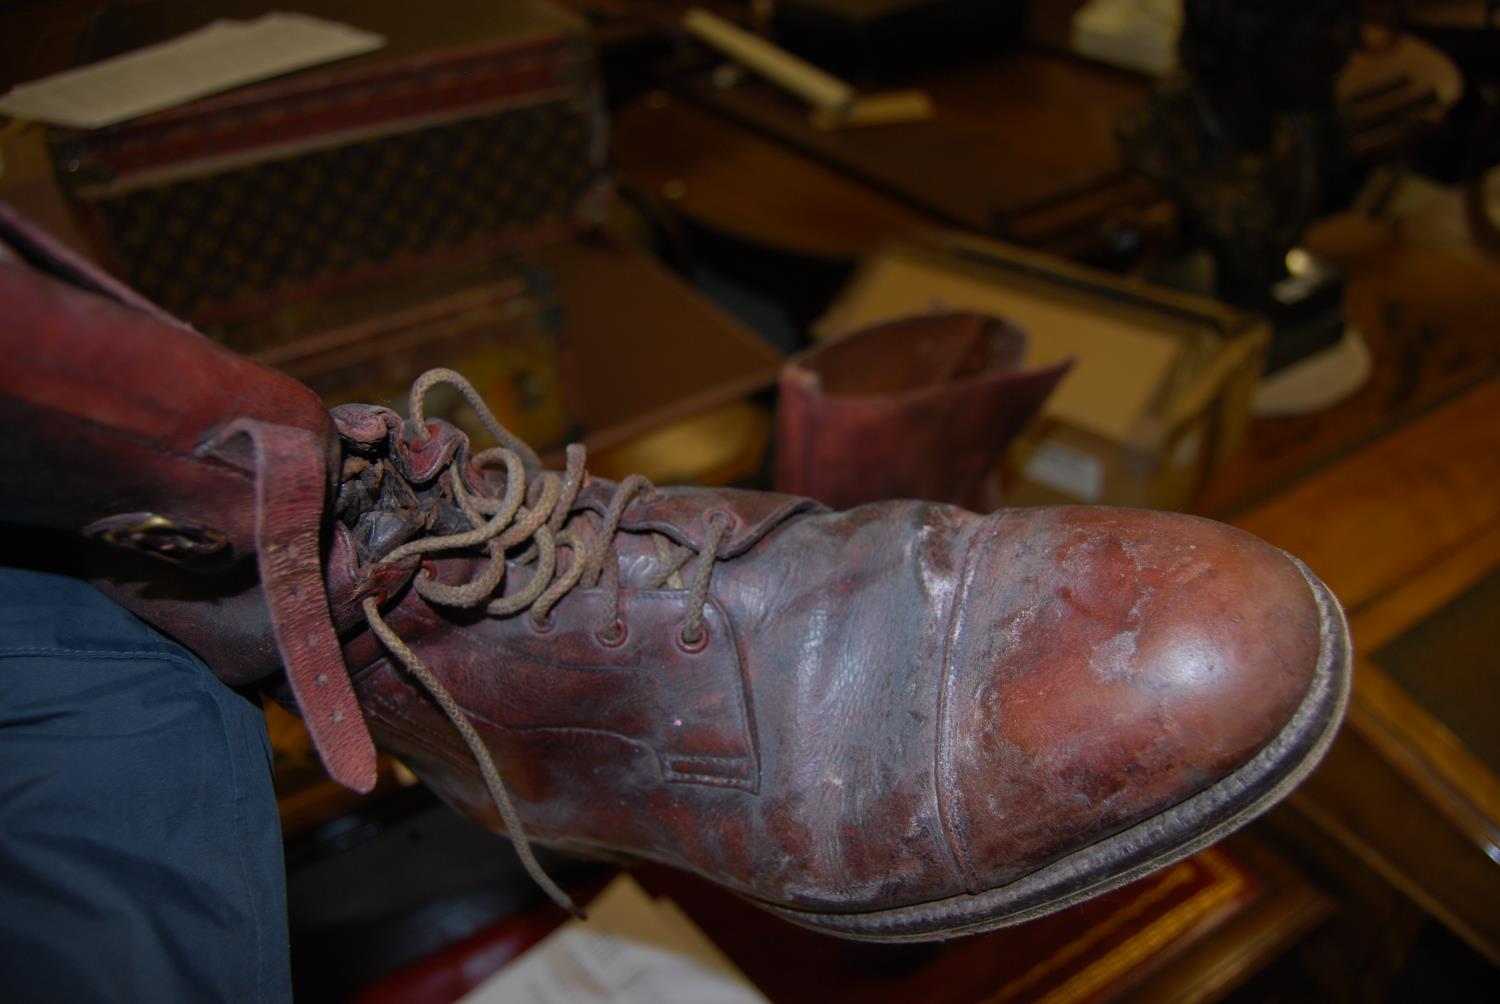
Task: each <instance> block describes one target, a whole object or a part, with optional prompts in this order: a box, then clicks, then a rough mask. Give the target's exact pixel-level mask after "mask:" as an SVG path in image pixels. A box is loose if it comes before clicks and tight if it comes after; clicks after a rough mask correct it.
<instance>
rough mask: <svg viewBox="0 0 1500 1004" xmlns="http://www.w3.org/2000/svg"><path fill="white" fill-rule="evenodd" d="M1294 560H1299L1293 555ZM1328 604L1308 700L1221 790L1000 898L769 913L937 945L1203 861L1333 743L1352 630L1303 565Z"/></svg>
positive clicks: (832, 929) (863, 935)
mask: <svg viewBox="0 0 1500 1004" xmlns="http://www.w3.org/2000/svg"><path fill="white" fill-rule="evenodd" d="M1288 557H1290V555H1288ZM1291 560H1292V562H1293V563H1294V564H1295V565H1296V566H1297V568H1298V569H1299V570H1300V571H1301V572H1302V575H1303V576H1304V577H1305V578H1306V579H1307V582H1308V585H1309V586H1310V587H1311V588H1312V592H1313V596H1314V598H1315V599H1316V601H1317V604H1318V612H1319V618H1320V631H1321V641H1320V647H1319V655H1318V667H1317V670H1316V673H1315V675H1314V678H1313V682H1312V685H1311V686H1310V687H1309V688H1308V692H1307V696H1306V697H1305V698H1303V701H1302V704H1301V705H1300V706H1299V707H1298V708H1297V710H1296V712H1295V713H1294V714H1293V715H1292V717H1291V719H1290V720H1289V721H1288V722H1287V724H1286V725H1285V726H1283V727H1282V730H1281V732H1279V733H1278V734H1277V735H1276V737H1275V738H1274V739H1272V740H1271V741H1270V742H1269V743H1267V744H1266V745H1265V746H1264V747H1263V748H1262V749H1261V751H1260V752H1259V753H1257V754H1256V755H1255V756H1254V757H1252V758H1251V759H1250V760H1248V761H1246V762H1245V763H1244V764H1242V765H1241V766H1239V767H1237V768H1236V769H1235V770H1234V771H1232V772H1231V773H1229V774H1228V775H1226V776H1225V777H1224V778H1222V779H1221V780H1219V781H1218V782H1217V783H1215V784H1213V785H1211V786H1210V787H1208V788H1205V789H1204V790H1203V791H1200V792H1198V793H1197V794H1196V795H1193V796H1191V797H1190V798H1187V799H1185V800H1184V801H1182V802H1179V803H1178V804H1177V805H1174V806H1173V807H1172V808H1170V809H1166V810H1164V811H1162V812H1160V813H1157V814H1156V815H1154V816H1152V817H1150V818H1149V819H1145V820H1142V821H1141V822H1139V823H1137V824H1135V825H1134V826H1131V827H1129V828H1127V829H1125V830H1122V831H1120V832H1119V833H1116V834H1114V835H1113V836H1110V837H1106V838H1105V839H1103V840H1100V841H1098V842H1097V843H1094V844H1091V845H1089V846H1088V847H1085V848H1083V849H1082V850H1079V851H1075V852H1074V853H1072V854H1070V855H1068V856H1067V857H1064V858H1061V859H1059V860H1057V861H1054V862H1053V863H1051V864H1049V865H1047V866H1045V867H1043V868H1040V869H1038V870H1037V871H1034V872H1031V873H1030V874H1028V875H1026V876H1024V877H1022V878H1019V879H1016V880H1015V881H1014V882H1010V883H1007V884H1006V885H1004V886H1000V887H998V888H995V889H990V890H987V891H985V892H981V893H974V894H965V895H961V896H951V897H948V898H946V899H940V900H932V901H929V902H925V903H916V904H913V905H910V906H901V907H893V908H890V909H886V910H874V911H870V912H865V913H825V912H818V911H812V910H798V909H794V908H790V907H786V906H780V905H777V904H774V903H767V902H765V901H764V900H757V901H756V902H757V903H758V904H759V905H760V906H762V907H764V908H765V909H767V910H769V911H771V912H772V913H775V914H777V915H778V916H780V917H783V918H785V919H786V920H789V921H791V922H793V923H795V924H800V925H802V926H803V927H810V928H813V929H815V930H819V931H824V932H827V933H831V934H837V935H839V936H840V937H843V938H853V939H855V940H858V941H878V942H904V941H936V940H941V939H944V938H956V937H960V936H962V935H967V934H979V933H981V932H984V931H992V930H995V929H997V928H1001V927H1009V926H1011V925H1013V924H1023V923H1025V922H1026V921H1028V920H1035V919H1036V918H1038V917H1041V916H1045V915H1046V914H1049V913H1053V912H1055V911H1058V910H1064V909H1067V908H1068V907H1070V906H1072V905H1074V904H1075V903H1079V902H1082V901H1083V900H1086V899H1090V898H1092V897H1094V896H1098V895H1100V894H1101V893H1106V892H1109V891H1110V890H1111V889H1116V888H1118V887H1120V886H1122V885H1125V884H1127V883H1129V882H1133V881H1134V880H1136V879H1138V878H1140V877H1142V876H1143V875H1146V874H1149V873H1150V872H1153V871H1156V870H1158V869H1160V868H1164V867H1166V866H1167V865H1170V864H1173V863H1174V862H1177V861H1180V860H1182V859H1183V858H1186V857H1188V856H1190V855H1192V854H1195V853H1197V852H1198V851H1200V850H1202V849H1203V848H1205V847H1207V846H1209V845H1210V844H1213V843H1216V842H1218V841H1219V840H1222V839H1223V838H1224V837H1226V836H1228V835H1229V834H1230V833H1231V832H1233V831H1234V830H1237V829H1239V828H1240V827H1241V826H1244V825H1245V824H1246V823H1248V822H1250V820H1252V819H1254V818H1255V817H1256V816H1258V815H1260V814H1261V813H1263V812H1265V811H1266V810H1267V809H1269V808H1270V807H1271V806H1273V805H1275V804H1276V803H1277V802H1279V801H1280V800H1281V799H1283V798H1285V797H1286V796H1287V795H1288V794H1289V793H1290V792H1291V790H1292V789H1293V788H1295V787H1296V786H1297V785H1298V784H1300V783H1301V782H1302V781H1303V780H1304V779H1305V778H1306V777H1307V775H1308V774H1310V773H1311V772H1312V770H1313V768H1315V767H1316V766H1317V765H1318V762H1319V761H1320V760H1322V758H1323V755H1324V754H1325V753H1326V752H1327V751H1328V747H1329V745H1330V744H1331V743H1332V742H1333V737H1334V734H1335V733H1336V732H1337V731H1338V727H1339V723H1340V722H1341V721H1342V720H1343V716H1344V707H1345V705H1346V704H1347V703H1348V700H1349V686H1350V672H1349V665H1350V653H1351V646H1350V642H1349V626H1348V624H1347V623H1346V621H1345V619H1344V613H1343V610H1342V609H1341V608H1340V607H1339V604H1338V601H1337V600H1335V599H1334V597H1333V594H1332V593H1331V592H1329V590H1328V587H1327V586H1325V585H1323V583H1322V582H1320V581H1318V579H1317V577H1316V576H1314V575H1313V574H1312V573H1311V572H1310V571H1308V569H1307V566H1305V565H1303V564H1302V562H1300V561H1298V560H1297V559H1296V558H1291Z"/></svg>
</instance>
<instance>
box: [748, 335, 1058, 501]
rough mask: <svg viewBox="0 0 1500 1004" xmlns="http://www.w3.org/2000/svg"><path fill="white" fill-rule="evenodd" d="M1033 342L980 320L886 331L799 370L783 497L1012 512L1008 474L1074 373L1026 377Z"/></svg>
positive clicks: (786, 392)
mask: <svg viewBox="0 0 1500 1004" xmlns="http://www.w3.org/2000/svg"><path fill="white" fill-rule="evenodd" d="M1025 354H1026V335H1025V334H1024V333H1023V332H1022V331H1021V330H1020V329H1018V328H1015V327H1013V326H1011V325H1008V324H1006V323H1004V322H1003V321H999V320H997V319H995V318H992V317H986V316H984V315H982V314H975V313H968V312H964V313H946V314H929V315H925V316H921V317H908V318H905V319H902V320H898V321H891V322H889V323H886V324H878V325H875V326H873V327H869V328H865V329H863V330H861V331H857V332H854V333H853V334H850V335H847V336H846V337H843V338H840V339H838V340H836V341H832V342H825V343H823V344H821V345H815V346H813V347H812V348H810V349H808V350H807V351H805V352H802V353H799V354H797V355H795V356H793V357H792V358H791V359H788V360H787V362H786V365H785V367H783V369H782V371H781V380H780V394H779V398H778V401H777V406H776V478H775V480H776V490H777V491H781V492H788V493H790V494H793V495H806V496H809V497H810V498H815V499H817V500H818V501H820V502H823V503H825V504H826V505H830V506H832V507H833V508H835V509H849V508H853V507H854V506H857V505H862V504H863V503H865V502H874V501H877V500H880V499H896V498H913V499H927V500H929V501H933V502H953V503H955V504H958V505H965V506H968V507H970V508H972V509H977V510H980V511H982V512H988V511H989V510H991V509H994V508H996V507H997V506H999V505H1000V491H999V484H998V477H997V465H998V463H999V461H1000V458H1001V457H1002V456H1003V455H1004V453H1005V450H1006V447H1008V446H1009V445H1010V444H1011V441H1012V440H1014V439H1015V437H1016V436H1017V435H1018V434H1019V433H1020V432H1021V430H1022V429H1023V428H1025V426H1026V423H1027V422H1029V421H1031V419H1032V418H1033V417H1035V415H1036V413H1037V411H1038V410H1040V409H1041V407H1042V403H1043V402H1044V401H1046V399H1047V395H1048V394H1050V393H1052V388H1054V387H1056V386H1057V382H1058V381H1059V380H1061V379H1062V377H1063V375H1064V374H1065V373H1066V372H1067V369H1068V365H1067V364H1066V363H1064V364H1062V365H1058V366H1050V367H1047V368H1045V369H1039V370H1025V369H1022V367H1021V363H1022V359H1023V358H1024V357H1025Z"/></svg>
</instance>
